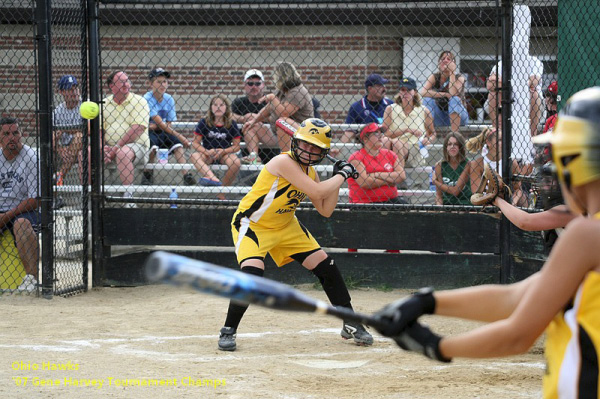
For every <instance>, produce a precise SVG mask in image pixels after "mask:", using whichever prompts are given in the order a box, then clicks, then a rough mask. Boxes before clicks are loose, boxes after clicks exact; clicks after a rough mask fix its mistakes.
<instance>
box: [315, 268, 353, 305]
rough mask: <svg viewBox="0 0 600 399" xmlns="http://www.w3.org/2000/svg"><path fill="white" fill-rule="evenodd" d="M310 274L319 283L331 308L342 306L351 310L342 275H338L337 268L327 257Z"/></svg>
mask: <svg viewBox="0 0 600 399" xmlns="http://www.w3.org/2000/svg"><path fill="white" fill-rule="evenodd" d="M312 272H313V274H314V275H315V276H317V278H318V279H319V281H320V282H321V285H322V286H323V290H324V291H325V294H326V295H327V298H329V302H331V304H332V305H333V306H342V307H344V308H350V309H352V305H350V301H351V298H350V294H349V293H348V288H346V283H344V279H343V278H342V273H340V270H339V269H338V268H337V266H336V264H335V262H334V260H333V259H331V258H330V257H329V256H328V257H327V258H326V259H324V260H323V261H322V262H321V263H319V264H318V265H317V267H315V268H314V269H313V270H312Z"/></svg>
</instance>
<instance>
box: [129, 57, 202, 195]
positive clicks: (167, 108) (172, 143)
mask: <svg viewBox="0 0 600 399" xmlns="http://www.w3.org/2000/svg"><path fill="white" fill-rule="evenodd" d="M170 78H171V74H170V73H169V72H167V71H165V70H164V69H163V68H154V69H152V70H151V71H150V73H149V74H148V82H149V83H150V91H148V92H147V93H146V94H144V98H145V99H146V101H147V102H148V107H149V108H150V122H149V125H148V136H149V138H150V155H149V161H148V162H149V163H154V161H155V159H156V152H157V151H158V149H159V148H164V149H168V151H169V154H173V155H174V156H175V159H176V160H177V162H178V163H180V164H184V163H186V159H185V150H184V148H189V147H190V145H191V142H190V140H188V139H187V138H186V137H185V136H184V135H183V134H181V133H179V132H177V131H175V129H173V127H172V126H171V124H172V122H175V121H176V120H177V112H176V111H175V100H174V99H173V96H171V95H170V94H168V93H167V89H168V88H169V80H168V79H170ZM182 173H183V183H184V184H185V185H186V186H193V185H195V184H196V180H195V179H194V177H193V176H192V174H191V173H190V172H189V171H187V170H182ZM141 184H142V185H151V184H154V175H153V171H152V170H144V171H143V174H142V181H141Z"/></svg>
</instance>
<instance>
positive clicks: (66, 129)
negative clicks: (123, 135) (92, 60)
mask: <svg viewBox="0 0 600 399" xmlns="http://www.w3.org/2000/svg"><path fill="white" fill-rule="evenodd" d="M57 86H58V92H59V93H60V94H61V96H62V97H63V99H64V101H63V102H62V103H60V104H58V105H57V106H56V108H55V109H54V112H53V113H52V121H53V126H54V151H55V152H56V153H57V154H58V156H59V157H60V160H61V165H60V168H59V170H58V172H56V185H57V186H62V185H63V179H64V177H65V175H66V174H67V173H68V172H69V170H71V168H72V167H73V165H75V162H77V155H78V154H79V153H80V152H81V136H82V133H81V132H82V123H83V121H82V118H81V115H80V114H79V106H80V105H81V94H80V92H79V85H78V84H77V79H76V78H75V76H73V75H64V76H62V77H61V78H60V79H59V80H58V85H57ZM59 204H62V199H61V198H60V197H59V198H58V199H57V202H56V203H55V207H60V206H59Z"/></svg>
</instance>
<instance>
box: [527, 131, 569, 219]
mask: <svg viewBox="0 0 600 399" xmlns="http://www.w3.org/2000/svg"><path fill="white" fill-rule="evenodd" d="M547 134H548V135H550V134H552V133H547ZM533 148H534V151H535V155H534V158H533V160H534V161H533V162H534V166H535V172H534V175H535V177H536V182H535V183H533V187H532V188H533V190H534V191H535V193H536V194H537V195H538V198H539V201H540V203H539V205H541V207H542V208H544V210H548V209H550V208H553V207H555V206H556V205H560V204H564V199H563V197H562V193H561V191H560V185H559V183H558V178H557V176H556V168H555V167H554V164H553V162H552V146H551V145H550V143H549V142H548V141H543V142H538V140H535V142H534V146H533ZM536 207H537V205H536Z"/></svg>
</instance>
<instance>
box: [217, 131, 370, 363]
mask: <svg viewBox="0 0 600 399" xmlns="http://www.w3.org/2000/svg"><path fill="white" fill-rule="evenodd" d="M330 144H331V127H330V126H329V125H328V124H327V123H325V122H324V121H322V120H320V119H307V120H305V121H304V122H302V123H301V124H300V127H299V128H298V130H297V131H296V133H294V136H293V137H292V149H291V151H289V152H284V153H282V154H280V155H278V156H276V157H275V158H273V159H272V160H271V161H269V162H268V163H267V164H266V165H265V167H264V168H263V169H262V170H261V172H260V174H259V175H258V177H257V179H256V182H255V183H254V185H253V186H252V189H251V190H250V192H249V193H248V194H246V196H245V197H244V198H242V200H241V201H240V204H239V206H238V209H237V211H236V212H235V214H234V215H233V220H232V222H231V231H232V234H233V242H234V243H235V253H236V256H237V260H238V263H239V264H240V267H241V270H242V272H244V273H248V274H252V275H255V276H261V277H262V275H263V274H264V269H265V263H264V259H265V256H266V255H267V253H269V254H270V255H271V257H272V258H273V260H274V261H275V263H276V264H277V266H280V267H281V266H283V265H285V264H287V263H289V262H291V261H293V260H295V261H297V262H299V263H301V264H302V266H304V267H305V268H306V269H308V270H310V271H312V272H313V273H314V274H315V276H317V278H318V279H319V281H320V282H321V285H322V286H323V289H324V291H325V293H326V294H327V297H328V298H329V301H330V302H331V303H332V304H333V305H334V306H342V307H346V308H352V306H351V304H350V294H349V293H348V289H347V288H346V285H345V283H344V279H343V278H342V275H341V273H340V271H339V270H338V268H337V266H336V265H335V262H334V261H333V259H331V258H330V257H329V256H328V255H327V254H326V253H325V251H323V250H322V249H321V247H320V246H319V244H318V243H317V241H316V240H315V239H314V237H313V236H312V235H311V234H310V232H309V231H308V230H307V229H306V227H304V226H303V225H302V224H301V223H300V222H299V221H298V219H297V218H296V215H295V211H296V208H297V207H298V205H299V204H300V202H301V201H302V200H303V199H305V198H306V197H309V198H310V201H311V202H312V204H313V205H314V207H315V208H316V210H317V211H318V212H319V213H320V214H321V215H323V216H325V217H329V216H331V214H332V213H333V211H334V209H335V207H336V205H337V202H338V195H339V190H340V187H341V186H342V184H343V183H344V182H345V181H346V179H348V177H350V176H352V175H353V174H354V173H355V172H356V170H355V169H354V166H352V165H351V164H350V163H348V162H344V161H338V162H337V163H336V164H335V165H334V171H333V177H331V179H328V180H326V181H323V182H321V181H319V176H318V175H317V173H315V169H314V167H313V165H316V164H318V163H319V162H321V161H322V160H323V159H324V158H325V156H326V155H327V153H328V152H329V148H330ZM247 307H248V306H247V305H242V304H240V303H239V302H235V301H231V302H230V304H229V309H228V311H227V318H226V320H225V326H224V327H223V328H222V329H221V333H220V336H219V349H220V350H224V351H233V350H235V349H236V343H235V335H236V332H237V328H238V325H239V323H240V321H241V319H242V316H243V315H244V312H245V311H246V309H247ZM341 335H342V337H343V338H345V339H350V338H353V339H354V341H355V342H356V343H357V344H358V345H371V344H372V343H373V337H372V336H371V335H370V334H369V333H368V332H367V331H366V330H365V328H364V327H363V326H362V325H361V324H358V323H353V322H346V321H344V324H343V328H342V332H341Z"/></svg>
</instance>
